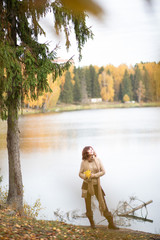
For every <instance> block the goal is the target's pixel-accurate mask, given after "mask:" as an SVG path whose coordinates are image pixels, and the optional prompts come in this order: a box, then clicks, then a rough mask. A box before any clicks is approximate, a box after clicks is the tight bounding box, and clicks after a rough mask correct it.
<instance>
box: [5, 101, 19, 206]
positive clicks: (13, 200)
mask: <svg viewBox="0 0 160 240" xmlns="http://www.w3.org/2000/svg"><path fill="white" fill-rule="evenodd" d="M17 111H18V110H17V107H16V106H15V104H14V103H10V105H9V107H8V131H7V148H8V161H9V192H8V198H7V203H8V204H10V205H12V207H14V208H16V209H17V210H18V211H22V209H23V184H22V174H21V165H20V150H19V129H18V114H17V113H18V112H17Z"/></svg>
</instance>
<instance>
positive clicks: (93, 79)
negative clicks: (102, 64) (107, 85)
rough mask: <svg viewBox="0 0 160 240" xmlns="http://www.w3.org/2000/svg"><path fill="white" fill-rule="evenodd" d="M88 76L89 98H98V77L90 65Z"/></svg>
mask: <svg viewBox="0 0 160 240" xmlns="http://www.w3.org/2000/svg"><path fill="white" fill-rule="evenodd" d="M89 76H90V83H91V98H98V97H100V86H99V82H98V75H97V73H96V71H95V68H94V67H93V66H92V65H90V66H89Z"/></svg>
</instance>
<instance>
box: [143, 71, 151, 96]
mask: <svg viewBox="0 0 160 240" xmlns="http://www.w3.org/2000/svg"><path fill="white" fill-rule="evenodd" d="M143 70H144V76H143V84H144V87H145V98H144V100H145V101H151V100H152V94H151V86H150V78H149V74H148V72H147V70H146V68H145V67H143Z"/></svg>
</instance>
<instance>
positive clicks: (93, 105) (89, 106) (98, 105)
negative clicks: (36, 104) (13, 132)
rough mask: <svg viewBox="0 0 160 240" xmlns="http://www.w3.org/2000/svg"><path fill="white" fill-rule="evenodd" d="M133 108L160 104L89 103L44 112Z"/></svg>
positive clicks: (28, 111) (62, 105)
mask: <svg viewBox="0 0 160 240" xmlns="http://www.w3.org/2000/svg"><path fill="white" fill-rule="evenodd" d="M135 107H160V102H152V103H103V102H102V103H91V104H57V105H56V106H55V107H54V108H52V109H48V110H47V111H46V112H65V111H77V110H89V109H107V108H135ZM42 112H44V111H42V110H41V109H24V110H23V114H34V113H42Z"/></svg>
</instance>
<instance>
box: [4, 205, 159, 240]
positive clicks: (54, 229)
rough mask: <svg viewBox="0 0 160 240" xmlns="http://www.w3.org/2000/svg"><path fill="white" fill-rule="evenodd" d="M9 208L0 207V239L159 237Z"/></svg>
mask: <svg viewBox="0 0 160 240" xmlns="http://www.w3.org/2000/svg"><path fill="white" fill-rule="evenodd" d="M11 212H12V211H11V209H0V239H6V240H9V239H16V240H22V239H26V240H27V239H28V240H29V239H32V240H35V239H40V240H48V239H50V240H53V239H54V240H56V239H57V240H58V239H59V240H60V239H61V240H62V239H67V240H73V239H81V240H86V239H87V240H105V239H106V240H132V239H133V240H140V239H141V240H151V239H152V240H153V239H160V235H158V234H150V233H144V232H139V231H133V230H128V229H120V230H116V231H115V230H109V229H107V227H104V226H99V227H97V228H96V229H94V230H92V229H91V228H90V227H85V226H75V225H70V224H66V223H63V222H58V221H44V220H43V221H42V220H35V219H31V218H27V217H25V218H24V217H20V216H18V215H12V214H11Z"/></svg>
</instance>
